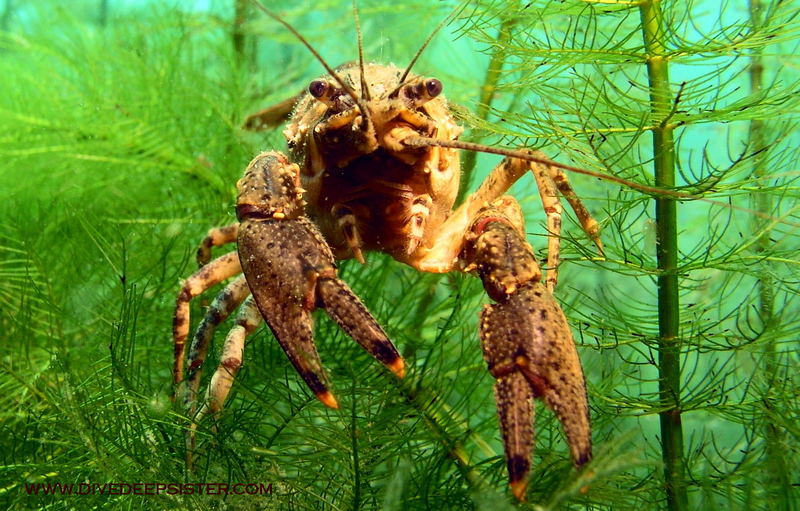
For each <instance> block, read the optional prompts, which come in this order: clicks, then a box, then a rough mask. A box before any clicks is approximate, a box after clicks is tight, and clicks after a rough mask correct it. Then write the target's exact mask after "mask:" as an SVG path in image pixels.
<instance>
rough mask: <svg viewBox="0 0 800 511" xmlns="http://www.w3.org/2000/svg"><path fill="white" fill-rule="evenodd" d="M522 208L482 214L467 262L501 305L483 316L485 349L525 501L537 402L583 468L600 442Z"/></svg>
mask: <svg viewBox="0 0 800 511" xmlns="http://www.w3.org/2000/svg"><path fill="white" fill-rule="evenodd" d="M516 208H517V206H516V203H515V202H514V201H508V200H500V201H496V202H495V203H493V204H491V205H487V206H486V207H485V208H484V209H483V210H481V211H480V212H479V215H478V216H477V218H476V219H475V220H474V222H473V224H472V227H471V238H470V240H471V244H469V245H468V246H467V247H466V250H465V252H464V258H465V262H466V263H468V264H467V265H466V266H465V267H466V268H471V269H473V271H475V272H476V273H477V274H478V276H479V277H480V278H481V280H482V281H483V286H484V289H486V292H487V294H488V295H489V296H490V297H491V298H492V299H493V300H495V302H496V303H493V304H491V305H486V306H485V307H484V309H483V311H482V312H481V317H480V334H481V347H482V348H483V357H484V359H485V360H486V363H487V364H488V367H489V372H490V373H491V374H492V376H494V378H495V379H496V380H497V382H496V383H495V388H494V390H495V400H496V401H497V414H498V416H499V419H500V427H501V430H502V433H503V443H504V445H505V454H506V462H507V464H508V475H509V484H510V486H511V490H512V492H513V493H514V495H515V496H516V497H517V498H518V499H520V500H522V499H523V498H524V496H525V490H526V487H527V480H528V473H529V472H530V467H531V463H530V458H531V454H532V451H533V445H534V434H533V418H534V410H533V399H534V398H541V399H542V400H544V402H545V403H546V404H547V406H548V407H549V408H551V409H552V410H553V411H554V412H555V414H556V416H557V417H558V420H559V421H560V422H561V425H562V427H563V428H564V433H565V434H566V437H567V443H568V444H569V447H570V452H571V456H572V461H573V462H574V464H575V465H576V466H581V465H583V464H584V463H586V462H587V461H588V460H589V459H590V458H591V457H592V443H591V426H590V423H589V405H588V401H587V398H586V383H585V380H584V377H583V369H582V368H581V363H580V359H579V358H578V351H577V349H576V348H575V341H573V339H572V333H571V331H570V328H569V325H568V324H567V319H566V317H565V316H564V313H563V312H562V310H561V308H560V307H559V306H558V303H557V302H556V300H555V298H554V297H553V295H552V294H550V292H549V291H548V290H547V288H546V287H545V286H544V285H543V284H542V283H541V282H540V279H541V271H540V270H539V266H538V263H537V262H536V257H535V255H534V253H533V249H532V248H531V246H530V245H529V244H528V243H527V242H526V241H525V237H524V235H523V233H524V228H523V226H522V220H521V216H520V215H518V214H516V212H517V209H516Z"/></svg>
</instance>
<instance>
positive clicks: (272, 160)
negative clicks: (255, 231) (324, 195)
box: [236, 151, 305, 221]
mask: <svg viewBox="0 0 800 511" xmlns="http://www.w3.org/2000/svg"><path fill="white" fill-rule="evenodd" d="M236 187H237V188H238V190H239V198H238V199H237V200H236V216H237V217H238V218H239V220H240V221H243V220H245V219H267V218H275V219H278V220H280V219H284V218H289V219H293V218H297V217H299V216H301V215H302V214H303V207H304V205H305V203H304V201H303V191H304V190H303V189H302V188H301V187H300V168H299V167H298V166H297V165H296V164H294V163H291V162H289V160H288V159H287V158H286V156H284V155H283V154H281V153H278V152H274V151H273V152H265V153H261V154H259V155H258V156H256V157H255V158H254V159H253V161H251V162H250V164H249V165H248V166H247V170H246V171H245V174H244V177H242V178H241V179H240V180H239V182H238V183H237V185H236Z"/></svg>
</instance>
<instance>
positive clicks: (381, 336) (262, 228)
mask: <svg viewBox="0 0 800 511" xmlns="http://www.w3.org/2000/svg"><path fill="white" fill-rule="evenodd" d="M298 172H299V170H298V168H297V166H296V165H294V164H291V163H289V161H288V160H287V159H286V157H285V156H283V155H282V154H280V153H264V154H261V155H259V156H258V157H257V158H256V159H254V160H253V162H252V163H251V164H250V166H249V167H248V169H247V172H246V173H245V177H244V178H243V179H242V180H241V181H240V182H239V201H238V203H237V208H238V209H237V211H238V215H239V221H240V224H239V230H238V231H239V232H238V249H239V260H240V261H241V265H242V271H243V272H244V275H245V278H246V279H247V284H248V286H249V288H250V291H251V292H252V294H253V298H254V299H255V302H256V304H257V305H258V309H259V311H260V312H261V315H262V316H263V317H264V320H265V321H266V322H267V324H268V325H269V327H270V329H271V330H272V332H273V333H274V334H275V337H276V339H277V340H278V343H279V344H280V345H281V348H283V350H284V351H285V352H286V355H287V356H288V357H289V360H290V361H291V363H292V365H294V367H295V369H296V370H297V372H298V373H299V374H300V376H301V377H302V378H303V380H304V381H305V382H306V385H308V387H309V388H310V389H311V391H312V392H314V394H315V395H316V396H317V398H318V399H319V400H320V401H322V402H323V403H324V404H325V405H327V406H329V407H331V408H338V402H337V401H336V398H335V397H334V396H333V394H332V393H331V391H330V389H329V385H328V382H327V376H326V375H325V372H324V370H323V368H322V363H321V361H320V359H319V354H318V353H317V348H316V345H315V344H314V339H313V317H312V315H311V313H312V311H313V310H314V309H316V308H322V309H325V311H326V312H327V313H328V315H329V316H330V317H331V318H332V319H333V320H334V321H336V322H337V323H338V324H339V326H341V327H342V329H343V330H344V331H345V332H347V334H348V335H349V336H350V337H351V338H353V340H355V341H356V342H358V343H359V344H360V345H361V346H362V347H363V348H364V349H365V350H366V351H368V352H369V353H370V354H371V355H372V356H373V357H375V358H376V359H377V360H378V361H380V362H381V363H383V364H384V365H385V366H386V367H387V368H388V369H389V370H391V371H392V372H393V373H394V374H395V375H397V376H398V377H401V378H402V377H403V375H404V371H405V369H404V363H403V359H402V358H401V357H400V355H399V354H398V352H397V349H396V348H395V347H394V345H393V344H392V342H391V341H390V340H389V338H388V337H387V335H386V333H385V332H384V331H383V329H382V328H381V327H380V325H378V323H377V321H376V320H375V318H374V317H373V316H372V314H370V312H369V311H368V310H367V308H366V307H365V306H364V304H363V303H361V301H360V300H359V299H358V297H357V296H356V295H355V294H354V293H353V291H352V290H351V289H350V288H349V286H348V285H347V284H346V283H345V282H343V281H342V280H341V279H339V278H338V276H337V272H336V266H335V264H334V258H333V254H332V253H331V251H330V248H329V247H328V245H327V243H326V242H325V240H324V239H323V237H322V235H321V234H320V233H319V230H318V229H317V227H316V226H315V225H314V224H313V223H312V222H311V221H310V220H308V219H307V218H306V217H305V216H304V213H303V207H302V195H301V193H302V192H301V191H299V178H298Z"/></svg>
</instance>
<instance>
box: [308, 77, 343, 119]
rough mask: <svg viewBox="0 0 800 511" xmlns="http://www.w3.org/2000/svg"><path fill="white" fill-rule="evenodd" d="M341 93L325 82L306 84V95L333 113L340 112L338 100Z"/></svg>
mask: <svg viewBox="0 0 800 511" xmlns="http://www.w3.org/2000/svg"><path fill="white" fill-rule="evenodd" d="M343 92H344V91H342V90H341V89H338V88H337V87H334V86H333V85H331V84H330V82H328V81H327V80H314V81H313V82H311V83H310V84H308V93H309V94H311V95H312V96H313V97H314V98H315V99H317V100H318V101H319V102H320V103H324V104H325V105H326V106H327V107H328V108H330V109H332V110H334V111H340V110H342V105H341V101H340V99H341V96H342V94H343Z"/></svg>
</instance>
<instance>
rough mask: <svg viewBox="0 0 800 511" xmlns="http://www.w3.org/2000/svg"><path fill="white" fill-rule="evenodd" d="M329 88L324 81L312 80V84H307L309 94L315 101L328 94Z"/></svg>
mask: <svg viewBox="0 0 800 511" xmlns="http://www.w3.org/2000/svg"><path fill="white" fill-rule="evenodd" d="M329 88H330V85H328V82H326V81H325V80H314V81H313V82H311V83H310V84H308V92H309V94H311V95H312V96H314V97H315V98H317V99H319V98H321V97H322V96H324V95H325V94H326V93H327V92H328V89H329Z"/></svg>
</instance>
